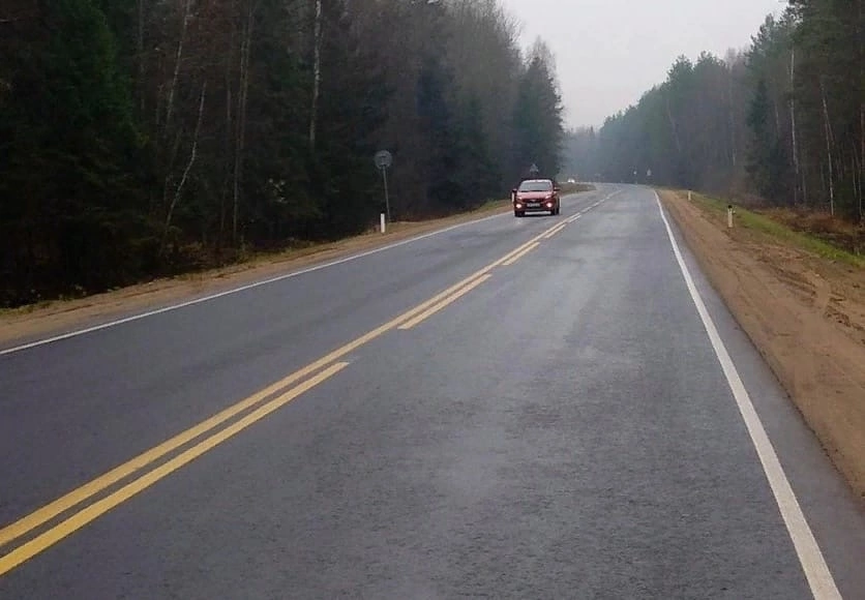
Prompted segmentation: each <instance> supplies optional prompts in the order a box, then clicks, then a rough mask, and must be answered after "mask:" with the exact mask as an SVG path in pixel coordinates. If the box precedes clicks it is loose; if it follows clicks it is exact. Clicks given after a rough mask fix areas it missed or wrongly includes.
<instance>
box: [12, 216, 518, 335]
mask: <svg viewBox="0 0 865 600" xmlns="http://www.w3.org/2000/svg"><path fill="white" fill-rule="evenodd" d="M510 211H511V206H510V203H509V202H508V201H501V202H495V203H491V204H490V205H489V206H486V207H484V208H482V209H479V210H477V211H473V212H470V213H465V214H462V215H456V216H453V217H447V218H444V219H436V220H431V221H421V222H410V223H394V224H393V225H391V226H390V227H389V230H388V232H387V233H385V234H381V233H379V232H374V233H368V234H365V235H360V236H356V237H352V238H348V239H345V240H341V241H338V242H334V243H330V244H322V245H317V246H312V247H310V248H305V249H300V250H289V251H286V252H284V253H281V254H277V255H269V256H262V257H259V258H255V259H253V260H251V261H249V262H246V263H242V264H238V265H233V266H229V267H225V268H221V269H212V270H208V271H203V272H200V273H194V274H189V275H182V276H178V277H174V278H165V279H158V280H155V281H151V282H148V283H142V284H138V285H133V286H130V287H125V288H122V289H118V290H114V291H111V292H105V293H102V294H94V295H92V296H87V297H85V298H80V299H75V300H65V301H56V302H51V303H47V304H46V305H44V306H38V307H32V306H31V307H24V308H21V309H15V310H5V311H0V344H3V345H4V346H12V345H14V344H16V343H20V342H25V341H31V340H34V339H40V338H45V337H49V336H52V335H59V334H62V333H64V332H68V331H74V330H77V329H83V328H86V327H91V326H94V325H96V324H99V323H104V322H108V321H111V320H114V319H118V318H123V317H126V316H129V315H134V314H139V313H143V312H147V311H151V310H157V309H159V308H162V307H166V306H170V305H173V304H179V303H182V302H185V301H189V300H192V299H195V298H199V297H202V296H208V295H211V294H217V293H219V292H223V291H228V290H232V289H235V288H238V287H242V286H244V285H249V284H252V283H255V282H258V281H264V280H266V279H270V278H272V277H279V276H280V275H285V274H289V273H292V272H294V271H298V270H301V269H304V268H308V267H312V266H314V265H319V264H325V263H327V262H331V261H334V260H339V259H341V258H346V257H348V256H352V255H354V254H360V253H363V252H369V251H371V250H375V249H378V248H383V247H385V246H388V245H391V244H394V243H397V242H402V241H406V240H409V239H411V238H414V237H418V236H421V235H424V234H429V233H433V232H435V231H439V230H441V229H446V228H448V227H452V226H454V225H460V224H463V223H469V222H472V221H477V220H479V219H484V218H487V217H491V216H495V215H498V214H504V213H508V212H510Z"/></svg>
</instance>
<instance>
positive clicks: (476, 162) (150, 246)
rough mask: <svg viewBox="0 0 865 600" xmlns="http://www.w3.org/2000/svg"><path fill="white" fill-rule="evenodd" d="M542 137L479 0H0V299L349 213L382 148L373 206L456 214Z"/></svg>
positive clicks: (556, 152) (552, 81) (180, 262)
mask: <svg viewBox="0 0 865 600" xmlns="http://www.w3.org/2000/svg"><path fill="white" fill-rule="evenodd" d="M831 85H832V82H830V81H827V86H831ZM770 91H771V92H773V93H774V92H775V88H770ZM831 108H832V109H833V110H834V109H835V107H834V106H832V107H831ZM563 137H564V130H563V121H562V106H561V99H560V97H559V91H558V83H557V75H556V72H555V65H554V61H553V58H552V55H551V53H550V51H549V50H548V49H547V47H546V46H545V44H544V42H543V41H542V40H538V41H537V42H536V43H535V44H534V45H533V46H532V47H531V48H528V49H524V48H521V47H520V43H519V29H518V24H517V23H516V22H515V20H514V19H513V18H512V17H511V16H510V15H509V14H508V13H507V12H506V11H505V10H504V9H503V7H502V5H501V4H500V3H499V2H498V0H442V1H436V0H351V1H349V0H52V1H51V2H39V1H36V0H7V1H4V2H3V8H2V9H0V307H15V306H21V305H25V304H30V303H33V302H38V301H40V300H45V299H52V298H58V297H71V296H81V295H85V294H91V293H95V292H99V291H103V290H107V289H112V288H115V287H119V286H123V285H127V284H131V283H135V282H140V281H145V280H148V279H151V278H154V277H159V276H166V275H174V274H178V273H184V272H188V271H194V270H199V269H203V268H207V267H211V266H216V265H222V264H228V263H231V262H235V261H238V260H242V259H243V257H244V256H247V255H249V254H250V253H253V252H260V251H268V250H279V249H283V248H287V247H291V246H292V244H295V243H297V242H298V241H302V242H310V241H319V240H332V239H337V238H340V237H344V236H348V235H353V234H357V233H360V232H363V231H366V230H368V229H369V227H370V224H372V223H374V222H376V221H377V219H378V215H379V213H380V212H382V210H383V205H384V195H383V189H382V178H381V175H380V173H379V172H378V170H377V169H376V167H375V165H374V163H373V156H374V154H375V153H376V151H378V150H382V149H386V150H389V151H390V152H391V153H392V155H393V166H392V168H391V169H390V170H389V172H388V175H389V183H390V204H391V209H392V212H393V217H394V219H403V220H405V219H417V218H427V217H436V216H441V215H447V214H451V213H455V212H460V211H465V210H468V209H471V208H474V207H477V206H479V205H481V204H483V203H485V202H486V201H487V200H489V199H491V198H497V197H504V196H505V195H506V192H507V190H508V189H509V188H510V187H511V186H512V185H513V183H514V181H515V180H516V179H518V178H519V177H520V176H521V175H522V174H523V173H524V172H525V171H526V169H527V168H528V167H529V166H530V165H531V164H533V163H535V164H537V165H538V166H539V167H540V168H541V170H542V172H544V173H545V174H549V175H551V176H552V175H555V174H556V173H558V171H559V168H560V160H561V153H560V149H561V146H562V141H563ZM839 141H840V140H839ZM846 156H847V155H846V154H843V155H842V154H839V155H838V156H837V160H838V161H839V162H838V164H837V165H836V167H835V168H836V169H838V170H839V171H838V184H837V185H838V194H839V197H841V196H844V195H845V194H846V193H847V192H846V189H845V188H844V181H845V180H843V178H841V177H840V169H842V168H843V169H847V168H849V167H848V166H847V165H846V164H844V163H842V162H841V161H842V160H845V159H846ZM857 156H858V155H857ZM809 172H810V171H809Z"/></svg>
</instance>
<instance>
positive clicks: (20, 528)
mask: <svg viewBox="0 0 865 600" xmlns="http://www.w3.org/2000/svg"><path fill="white" fill-rule="evenodd" d="M489 269H490V267H487V268H485V269H481V270H480V271H478V272H476V273H474V274H472V275H470V276H469V277H466V278H465V279H463V280H462V281H460V282H459V283H457V284H456V285H453V286H451V287H449V288H448V289H446V290H445V291H443V292H441V293H440V294H437V295H436V296H434V297H432V298H430V299H429V300H427V301H426V302H423V303H421V304H419V305H418V306H416V307H414V308H413V309H411V310H409V311H407V312H405V313H403V314H401V315H400V316H398V317H396V318H395V319H393V320H391V321H389V322H388V323H385V324H384V325H382V326H381V327H378V328H376V329H374V330H372V331H370V332H369V333H367V334H365V335H362V336H361V337H359V338H357V339H356V340H354V341H352V342H349V343H348V344H346V345H344V346H342V347H340V348H337V349H336V350H334V351H333V352H331V353H330V354H328V355H326V356H324V357H322V358H320V359H319V360H316V361H315V362H313V363H311V364H309V365H307V366H306V367H304V368H302V369H300V370H299V371H296V372H294V373H292V374H291V375H289V376H288V377H286V378H284V379H281V380H280V381H277V382H276V383H274V384H272V385H270V386H268V387H266V388H265V389H263V390H261V391H260V392H257V393H255V394H253V395H252V396H250V397H249V398H246V399H245V400H241V401H240V402H238V403H237V404H234V405H233V406H230V407H228V408H226V409H225V410H223V411H221V412H219V413H217V414H216V415H214V416H212V417H210V418H209V419H207V420H206V421H203V422H201V423H199V424H198V425H195V426H194V427H191V428H190V429H187V430H186V431H183V432H181V433H179V434H177V435H175V436H174V437H172V438H171V439H169V440H166V441H165V442H163V443H161V444H159V445H158V446H156V447H154V448H152V449H151V450H148V451H146V452H144V453H142V454H140V455H138V456H136V457H135V458H132V459H131V460H129V461H127V462H125V463H123V464H122V465H119V466H117V467H115V468H114V469H112V470H111V471H108V472H107V473H105V474H104V475H101V476H99V477H97V478H96V479H93V480H92V481H90V482H88V483H86V484H84V485H83V486H81V487H79V488H77V489H75V490H73V491H71V492H69V493H68V494H66V495H64V496H61V497H60V498H58V499H57V500H54V501H53V502H51V503H49V504H46V505H45V506H43V507H42V508H39V509H37V510H36V511H35V512H33V513H31V514H29V515H27V516H26V517H23V518H21V519H19V520H18V521H16V522H14V523H12V524H11V525H8V526H6V527H4V528H3V529H0V547H3V546H4V545H5V544H8V543H9V542H11V541H13V540H15V539H16V538H18V537H20V536H22V535H24V534H26V533H27V532H29V531H31V530H33V529H35V528H36V527H39V526H40V525H42V524H44V523H46V522H48V521H50V520H51V519H53V518H54V517H56V516H57V515H59V514H61V513H63V512H65V511H67V510H69V509H70V508H72V507H74V506H76V505H77V504H80V503H81V502H83V501H85V500H87V499H88V498H90V497H91V496H93V495H95V494H98V493H99V492H101V491H102V490H104V489H105V488H107V487H109V486H111V485H113V484H115V483H117V482H118V481H120V480H121V479H124V478H126V477H128V476H129V475H132V474H133V473H135V472H136V471H138V470H140V469H143V468H144V467H146V466H147V465H149V464H150V463H152V462H153V461H155V460H158V459H159V458H161V457H163V456H165V455H166V454H168V453H169V452H172V451H174V450H176V449H178V448H180V447H181V446H183V445H185V444H187V443H189V442H190V441H192V440H194V439H195V438H197V437H198V436H200V435H202V434H204V433H207V432H208V431H210V430H211V429H214V428H215V427H218V426H219V425H221V424H223V423H225V422H226V421H228V420H229V419H231V418H232V417H234V416H236V415H238V414H240V413H241V412H243V411H245V410H247V409H249V408H251V407H253V406H255V405H256V404H258V403H259V402H261V401H262V400H264V399H265V398H267V397H268V396H271V395H272V394H275V393H276V392H278V391H279V390H281V389H282V388H284V387H286V386H288V385H291V384H293V383H295V382H297V381H298V380H300V379H303V378H304V377H306V376H308V375H310V374H312V373H314V372H315V371H318V370H319V369H321V368H323V367H325V366H326V365H328V364H330V363H332V362H334V361H336V360H339V359H340V358H342V357H343V356H345V355H347V354H349V353H350V352H353V351H355V350H356V349H357V348H359V347H360V346H363V345H364V344H367V343H369V342H370V341H372V340H374V339H376V338H377V337H380V336H381V335H383V334H384V333H386V332H388V331H390V330H391V329H393V328H394V327H396V326H397V325H399V324H400V323H402V322H403V321H405V320H407V319H410V318H411V317H412V316H414V315H415V314H417V313H419V312H422V311H424V310H426V309H427V308H428V307H429V306H431V305H433V304H435V303H437V302H439V301H441V300H442V299H443V298H446V297H447V296H448V295H450V294H452V293H454V292H455V291H457V290H459V289H460V288H461V287H463V286H465V285H466V284H468V283H471V282H472V281H474V280H475V279H477V278H478V277H481V276H483V275H484V274H485V273H486V272H487V271H488V270H489Z"/></svg>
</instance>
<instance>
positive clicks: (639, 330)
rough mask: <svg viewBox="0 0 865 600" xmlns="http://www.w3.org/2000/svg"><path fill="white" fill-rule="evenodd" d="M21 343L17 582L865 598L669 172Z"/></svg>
mask: <svg viewBox="0 0 865 600" xmlns="http://www.w3.org/2000/svg"><path fill="white" fill-rule="evenodd" d="M704 303H705V304H704ZM698 307H699V310H698ZM713 331H714V333H713ZM728 348H729V351H728ZM10 350H12V351H8V352H5V353H3V354H2V355H0V598H4V599H5V598H61V597H62V598H118V597H130V598H161V597H177V598H330V597H335V596H352V597H372V598H379V597H383V598H441V597H458V596H469V597H473V596H493V597H511V598H524V597H573V598H609V597H617V598H618V597H622V598H625V597H627V598H632V597H641V598H642V597H647V598H648V597H651V598H679V597H682V598H713V597H722V598H737V599H738V598H785V599H786V598H807V597H811V596H815V597H820V598H832V597H838V596H839V592H840V594H843V596H844V597H847V598H858V597H865V575H863V573H862V571H861V569H859V568H857V564H858V562H861V561H857V560H856V559H855V557H856V556H859V557H863V556H865V515H863V512H862V508H861V506H860V505H858V504H857V503H856V501H855V500H854V499H853V498H852V496H851V495H849V494H845V493H843V492H839V490H843V489H844V488H843V485H838V482H839V479H838V476H837V475H836V474H835V473H834V472H833V471H831V468H830V466H829V464H828V461H826V460H825V458H824V457H822V455H820V451H819V447H818V446H817V444H816V443H814V442H813V440H812V439H811V438H808V440H809V441H808V443H806V444H805V445H804V446H805V447H803V444H802V443H801V442H797V443H796V447H795V453H796V455H797V456H802V455H803V453H804V454H807V456H808V458H809V464H811V465H813V466H812V467H809V468H810V470H808V469H803V468H801V466H798V465H800V462H801V461H800V462H797V465H794V467H793V469H792V472H793V473H794V476H791V475H790V474H789V471H790V469H789V468H788V469H786V470H785V468H784V467H783V466H782V465H784V462H785V457H786V456H789V455H791V452H792V451H793V450H792V449H791V450H790V451H788V447H790V448H792V446H791V442H790V440H793V439H800V438H801V436H802V435H810V434H807V432H806V430H805V428H804V426H803V425H802V423H801V421H800V420H798V419H797V418H796V416H795V415H792V413H790V414H788V413H786V412H785V411H784V410H782V409H777V408H772V407H773V406H775V405H774V404H772V403H770V402H769V401H768V400H767V399H773V398H776V397H779V396H781V395H782V393H781V391H780V390H779V389H778V388H777V384H775V383H774V381H772V380H771V377H767V375H766V367H765V365H763V364H762V362H760V360H759V358H758V355H756V353H755V352H754V351H753V349H752V348H750V347H749V346H748V345H747V343H746V342H743V340H742V334H741V332H738V331H736V329H735V327H734V326H733V325H730V323H729V315H728V314H726V312H725V311H724V310H723V307H722V306H720V304H719V302H718V301H717V298H716V297H715V296H714V294H713V293H712V291H711V289H710V288H708V286H707V285H706V284H705V282H704V281H703V279H702V277H701V276H700V274H699V272H698V271H697V270H696V269H695V267H694V265H693V263H692V262H691V258H690V256H689V255H688V253H687V251H686V250H685V249H681V250H679V249H678V247H677V244H676V242H675V235H674V230H672V229H668V224H667V223H666V222H665V219H664V217H663V215H662V212H661V210H660V209H659V205H658V203H657V200H656V198H655V196H654V194H653V192H652V191H651V190H647V189H644V188H638V187H627V186H606V185H601V186H598V189H597V190H596V191H594V192H591V193H585V194H578V195H574V196H570V197H567V198H565V199H564V202H563V211H562V215H561V216H559V217H555V218H545V217H538V218H535V217H529V218H525V219H515V218H513V217H512V216H508V215H506V216H498V217H493V218H489V219H485V220H483V221H479V222H475V223H472V224H467V225H464V226H459V227H456V228H452V229H449V230H447V231H444V232H441V233H439V234H437V235H433V236H429V237H425V238H423V239H420V240H416V241H412V242H410V243H403V244H399V245H397V246H395V247H391V248H388V249H384V250H382V251H380V252H375V253H372V254H368V255H365V256H363V257H358V258H357V259H354V260H349V261H342V262H339V263H338V264H335V265H331V266H325V267H323V268H320V269H315V270H311V271H307V272H304V273H302V274H298V275H296V276H291V277H287V278H284V279H281V280H278V281H273V282H270V283H268V284H266V285H261V286H257V287H252V288H247V289H244V290H240V291H238V292H237V293H234V294H229V295H224V296H221V297H219V298H214V299H212V300H208V301H205V302H201V303H198V304H194V305H190V306H186V307H183V308H178V309H177V310H171V311H167V312H162V313H160V314H156V315H152V316H147V317H145V318H141V319H137V320H132V321H129V322H125V323H122V324H118V325H116V326H111V327H106V328H103V329H99V330H97V331H93V332H89V333H85V334H82V335H79V336H72V337H69V338H67V339H63V340H58V341H55V342H52V343H47V344H44V345H37V346H33V347H27V348H22V349H19V350H15V349H10ZM725 353H729V355H726V354H725ZM737 363H738V364H740V365H746V366H747V369H744V368H743V367H742V366H739V368H738V370H737V366H736V364H737ZM740 371H741V379H742V381H739V383H738V384H737V383H736V382H737V377H739V376H740ZM737 386H741V389H739V387H737ZM752 403H753V405H755V406H756V410H755V411H754V412H753V413H751V412H749V410H750V409H749V407H752ZM752 408H753V407H752ZM761 411H762V414H761ZM743 415H744V417H743ZM761 419H762V420H761ZM764 420H765V421H766V423H767V426H766V429H767V430H768V435H763V436H762V437H761V433H760V432H761V431H764V429H763V421H764ZM803 432H805V433H803ZM764 438H765V439H764ZM776 452H777V455H778V458H779V459H780V460H777V459H775V462H773V457H774V456H775V453H776ZM797 466H798V468H797ZM826 482H828V483H826ZM816 483H819V485H815V484H816ZM798 490H804V492H802V493H798V494H797V491H798ZM800 505H801V510H800V508H799V507H800ZM827 515H829V516H828V517H827ZM851 557H852V558H851Z"/></svg>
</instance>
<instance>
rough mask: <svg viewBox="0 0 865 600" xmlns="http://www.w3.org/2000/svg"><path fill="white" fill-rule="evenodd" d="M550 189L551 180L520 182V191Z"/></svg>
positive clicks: (544, 190)
mask: <svg viewBox="0 0 865 600" xmlns="http://www.w3.org/2000/svg"><path fill="white" fill-rule="evenodd" d="M552 189H553V183H552V182H551V181H524V182H522V183H521V184H520V191H521V192H550V191H552Z"/></svg>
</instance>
